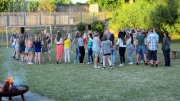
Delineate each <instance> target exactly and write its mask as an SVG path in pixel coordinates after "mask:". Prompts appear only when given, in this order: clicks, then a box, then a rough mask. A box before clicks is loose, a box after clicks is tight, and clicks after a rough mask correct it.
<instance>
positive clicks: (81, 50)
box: [77, 34, 85, 63]
mask: <svg viewBox="0 0 180 101" xmlns="http://www.w3.org/2000/svg"><path fill="white" fill-rule="evenodd" d="M77 44H78V46H79V53H80V57H79V62H80V63H83V60H84V56H85V49H84V40H83V34H80V37H79V38H78V43H77Z"/></svg>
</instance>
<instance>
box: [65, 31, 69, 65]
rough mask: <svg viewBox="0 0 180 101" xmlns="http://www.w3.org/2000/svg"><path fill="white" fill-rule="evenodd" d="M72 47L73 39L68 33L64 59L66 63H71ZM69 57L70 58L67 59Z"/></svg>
mask: <svg viewBox="0 0 180 101" xmlns="http://www.w3.org/2000/svg"><path fill="white" fill-rule="evenodd" d="M70 47H71V40H70V39H69V38H68V35H65V37H64V53H65V54H64V61H65V63H67V62H68V63H70V50H71V49H70ZM67 59H68V60H67Z"/></svg>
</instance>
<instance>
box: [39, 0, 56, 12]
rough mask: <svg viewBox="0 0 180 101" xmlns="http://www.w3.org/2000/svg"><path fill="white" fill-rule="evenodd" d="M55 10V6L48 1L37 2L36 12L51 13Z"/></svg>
mask: <svg viewBox="0 0 180 101" xmlns="http://www.w3.org/2000/svg"><path fill="white" fill-rule="evenodd" d="M55 10H56V5H55V4H54V3H52V2H50V1H49V0H41V1H40V2H39V6H38V11H45V12H53V11H55Z"/></svg>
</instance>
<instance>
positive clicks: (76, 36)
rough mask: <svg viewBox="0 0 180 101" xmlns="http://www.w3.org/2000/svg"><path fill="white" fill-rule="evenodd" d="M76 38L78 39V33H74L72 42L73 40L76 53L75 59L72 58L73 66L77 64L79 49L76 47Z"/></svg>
mask: <svg viewBox="0 0 180 101" xmlns="http://www.w3.org/2000/svg"><path fill="white" fill-rule="evenodd" d="M78 38H79V33H76V34H75V37H74V40H73V42H72V43H73V45H74V47H75V51H76V54H75V57H74V64H77V63H79V47H78V45H77V43H78Z"/></svg>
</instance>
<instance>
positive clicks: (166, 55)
mask: <svg viewBox="0 0 180 101" xmlns="http://www.w3.org/2000/svg"><path fill="white" fill-rule="evenodd" d="M170 44H171V38H170V37H169V33H168V32H167V31H164V37H163V42H162V51H163V54H164V59H165V66H171V60H170V50H171V48H170Z"/></svg>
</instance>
